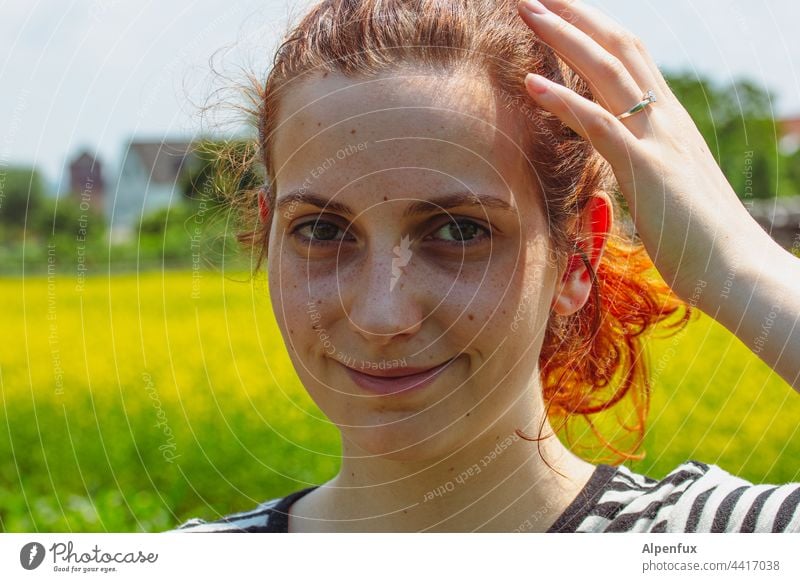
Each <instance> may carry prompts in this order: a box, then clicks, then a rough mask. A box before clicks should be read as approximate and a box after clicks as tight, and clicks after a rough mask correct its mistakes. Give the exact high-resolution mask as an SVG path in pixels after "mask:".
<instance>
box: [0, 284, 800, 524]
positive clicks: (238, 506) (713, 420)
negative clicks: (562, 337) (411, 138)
mask: <svg viewBox="0 0 800 582" xmlns="http://www.w3.org/2000/svg"><path fill="white" fill-rule="evenodd" d="M199 273H200V276H199V278H193V276H192V273H190V272H179V273H160V272H151V273H146V274H141V275H136V274H132V275H128V276H114V277H112V278H102V277H99V278H87V279H86V280H85V282H84V285H83V287H82V288H77V289H76V283H80V281H79V280H78V279H76V278H75V277H68V276H60V277H56V278H54V279H51V280H48V278H47V277H29V278H26V279H24V280H22V279H0V305H2V313H3V317H2V324H3V327H2V329H3V332H4V335H5V337H6V341H7V346H6V348H5V349H3V350H2V351H0V396H1V397H2V404H3V416H2V417H1V418H0V459H2V460H0V528H2V530H3V531H161V530H165V529H169V528H171V527H173V526H174V525H176V524H177V523H179V522H180V521H182V520H184V519H186V518H188V517H191V516H202V517H205V518H208V519H211V518H214V517H216V516H219V515H223V514H225V513H230V512H233V511H238V510H243V509H248V508H250V507H252V506H253V505H255V504H256V503H258V502H260V501H263V500H265V499H268V498H271V497H277V496H279V495H284V494H286V493H288V492H290V491H294V490H296V489H300V488H302V487H305V486H307V485H309V484H314V483H320V482H322V481H324V480H327V479H329V478H330V477H332V476H333V475H334V474H335V472H336V470H337V467H338V459H337V454H338V452H339V441H338V433H337V431H336V430H335V427H333V426H332V425H331V424H330V423H329V422H328V421H327V420H326V419H325V418H324V417H323V416H322V415H321V413H320V412H319V410H318V409H317V408H316V406H315V405H314V404H313V403H312V402H311V400H310V399H309V398H308V396H307V395H306V393H305V391H304V390H303V388H302V386H301V385H300V383H299V381H298V379H297V377H296V376H295V374H294V370H293V369H292V366H291V364H290V362H289V358H288V355H287V354H286V350H285V347H284V345H283V342H282V339H281V336H280V334H279V332H278V329H277V327H276V325H275V321H274V318H273V315H272V310H271V307H270V304H269V300H268V298H267V294H266V284H265V282H264V281H263V280H261V281H260V282H258V283H257V284H256V285H253V284H252V283H251V282H249V281H248V280H247V275H245V274H242V275H238V276H231V275H228V276H227V278H223V277H222V276H221V275H220V274H217V273H212V272H199ZM234 279H236V280H234ZM650 357H651V362H652V364H653V369H654V370H655V369H656V368H658V369H659V372H658V373H657V374H656V378H655V384H654V396H653V408H652V415H651V418H652V420H653V426H652V430H651V431H650V433H649V436H648V440H647V443H646V447H645V448H646V451H647V453H648V456H647V458H646V459H645V460H644V461H641V462H638V463H634V464H631V465H630V466H631V467H632V468H634V469H635V470H640V471H643V472H647V473H648V474H650V475H652V476H654V477H659V476H662V475H663V474H665V473H666V472H668V471H669V470H670V469H671V468H672V467H674V466H675V465H676V464H677V463H679V462H682V461H684V460H686V459H688V458H694V459H698V460H701V461H704V462H708V463H716V464H719V465H721V466H722V467H723V468H724V469H726V470H728V471H731V472H733V473H736V474H739V475H741V476H743V477H745V478H747V479H750V480H752V481H755V482H787V481H797V480H800V463H798V459H800V438H798V436H800V435H798V424H799V423H798V420H799V419H800V397H799V396H798V395H797V394H796V393H795V392H794V391H793V390H792V389H791V388H790V387H789V386H788V385H786V384H785V383H784V382H782V381H781V380H780V379H779V378H778V377H777V376H775V375H774V374H772V373H771V372H770V370H769V369H768V368H767V367H766V366H765V365H764V364H762V363H761V362H760V360H758V358H756V357H755V356H753V355H752V354H750V352H749V351H748V350H747V349H746V348H745V347H744V346H743V345H742V344H741V343H740V342H738V340H736V339H735V338H734V337H733V336H731V335H730V334H729V333H727V332H726V331H725V330H724V329H722V328H721V327H720V326H718V325H717V324H716V323H714V322H713V321H711V320H710V319H709V318H707V317H703V318H701V319H700V321H698V322H697V323H693V324H692V325H691V327H690V328H689V329H688V331H687V333H686V334H685V335H683V336H680V337H678V338H676V339H666V340H660V341H658V342H653V345H652V347H651V352H650Z"/></svg>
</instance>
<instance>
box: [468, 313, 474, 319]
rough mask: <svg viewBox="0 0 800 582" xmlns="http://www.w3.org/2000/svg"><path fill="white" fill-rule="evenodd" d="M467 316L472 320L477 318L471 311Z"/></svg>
mask: <svg viewBox="0 0 800 582" xmlns="http://www.w3.org/2000/svg"><path fill="white" fill-rule="evenodd" d="M467 317H469V320H470V321H472V320H473V319H475V316H474V315H472V314H471V313H470V314H469V315H467Z"/></svg>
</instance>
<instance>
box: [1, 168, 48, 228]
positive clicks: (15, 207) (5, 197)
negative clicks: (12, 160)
mask: <svg viewBox="0 0 800 582" xmlns="http://www.w3.org/2000/svg"><path fill="white" fill-rule="evenodd" d="M44 198H45V196H44V181H43V180H42V177H41V175H40V174H39V172H38V171H37V170H36V169H35V168H8V169H5V170H3V169H0V225H2V226H3V227H4V228H2V229H0V230H1V231H4V232H5V233H6V235H7V236H8V237H9V238H17V237H19V236H21V234H22V233H23V230H24V228H25V225H26V223H27V222H28V219H29V217H30V216H32V215H33V214H34V213H35V212H36V211H37V210H38V208H39V207H40V205H41V204H42V201H43V200H44Z"/></svg>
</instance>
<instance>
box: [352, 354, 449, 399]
mask: <svg viewBox="0 0 800 582" xmlns="http://www.w3.org/2000/svg"><path fill="white" fill-rule="evenodd" d="M455 359H456V358H455V357H453V358H450V359H449V360H447V361H445V362H442V363H441V364H439V365H438V366H434V367H433V368H395V369H392V370H375V372H376V374H374V375H373V374H366V373H364V372H359V371H358V370H354V369H353V368H349V367H347V366H344V364H342V365H343V366H344V368H345V369H346V370H347V373H348V375H349V376H350V378H351V379H352V380H353V382H354V383H355V384H356V385H358V386H360V387H361V388H363V389H364V390H367V391H368V392H372V393H373V394H380V395H382V396H386V395H390V394H397V393H400V392H402V393H403V394H406V393H408V392H410V391H414V392H416V391H418V390H420V389H422V388H424V387H426V386H429V385H430V384H431V383H433V381H434V380H436V378H438V377H439V376H440V375H441V374H442V373H443V372H445V371H446V370H447V368H448V367H449V364H451V363H452V362H453V361H454V360H455Z"/></svg>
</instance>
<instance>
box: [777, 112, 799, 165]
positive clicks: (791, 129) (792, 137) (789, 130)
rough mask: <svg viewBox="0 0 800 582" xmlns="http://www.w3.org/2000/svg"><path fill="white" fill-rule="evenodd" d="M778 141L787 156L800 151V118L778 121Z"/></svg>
mask: <svg viewBox="0 0 800 582" xmlns="http://www.w3.org/2000/svg"><path fill="white" fill-rule="evenodd" d="M778 141H779V144H780V148H781V152H783V154H785V155H787V156H791V155H792V154H794V153H795V152H796V151H797V150H800V117H789V118H786V119H781V120H779V121H778Z"/></svg>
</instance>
